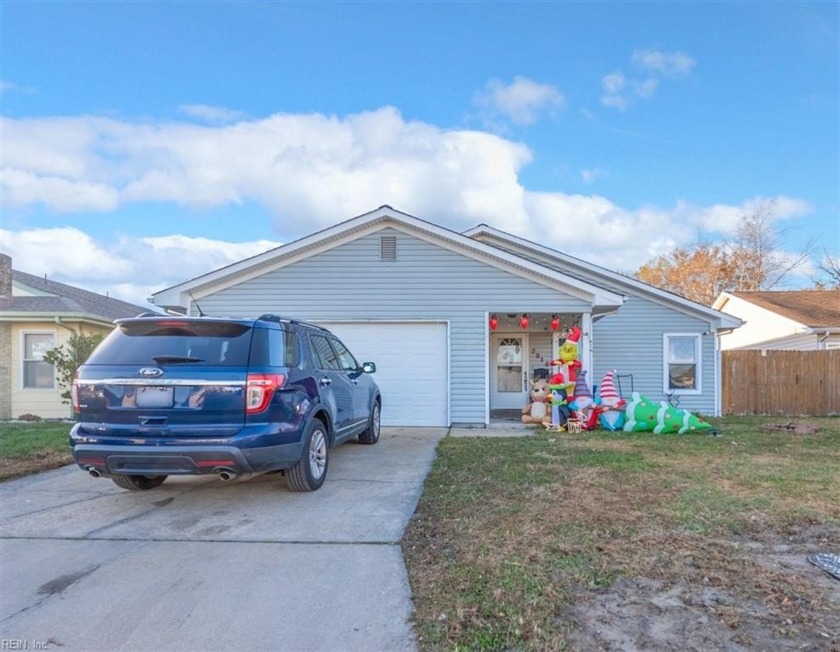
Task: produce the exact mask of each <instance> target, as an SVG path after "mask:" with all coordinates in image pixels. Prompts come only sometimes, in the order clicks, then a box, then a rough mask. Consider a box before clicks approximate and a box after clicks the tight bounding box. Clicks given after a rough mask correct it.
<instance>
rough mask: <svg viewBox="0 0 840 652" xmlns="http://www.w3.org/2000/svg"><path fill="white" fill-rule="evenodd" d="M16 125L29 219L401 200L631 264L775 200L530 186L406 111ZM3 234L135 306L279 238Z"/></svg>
mask: <svg viewBox="0 0 840 652" xmlns="http://www.w3.org/2000/svg"><path fill="white" fill-rule="evenodd" d="M634 83H637V82H635V81H634V80H630V81H628V80H627V79H625V78H624V77H623V75H621V74H619V76H616V77H614V78H613V79H611V80H610V81H609V82H607V84H606V85H605V89H607V90H612V91H614V92H629V90H628V89H630V90H632V89H633V88H634V86H633V84H634ZM633 92H640V91H633ZM2 129H3V130H4V152H3V164H4V166H5V168H4V170H3V171H2V184H3V202H4V204H5V206H6V207H11V208H14V209H15V210H18V209H20V213H23V214H25V213H26V210H27V208H28V207H30V206H32V205H36V204H41V205H45V206H46V207H47V208H48V209H50V210H52V211H54V212H62V211H65V212H66V211H79V212H85V211H86V212H91V211H101V212H107V211H111V212H113V211H115V210H116V209H118V208H119V207H120V206H123V205H125V204H127V203H130V202H141V201H142V202H173V203H176V204H179V205H181V206H187V207H198V208H201V207H217V206H221V205H225V204H231V203H233V204H236V203H246V202H254V203H257V204H260V205H262V206H264V207H267V208H268V209H270V210H271V211H272V212H273V213H274V216H275V219H276V222H277V224H278V226H280V225H282V227H283V232H285V233H295V234H298V235H300V236H303V235H306V234H309V233H313V232H315V231H318V230H319V229H321V228H324V227H327V226H331V225H333V224H335V223H337V222H339V221H342V220H345V219H347V218H349V217H351V216H353V215H358V214H361V213H364V212H366V211H369V210H371V209H372V208H374V207H376V206H380V205H382V204H390V205H392V206H394V207H396V208H398V209H400V210H403V211H405V212H408V213H411V214H414V215H417V216H418V217H421V218H423V219H428V220H430V221H432V222H436V223H439V224H441V225H444V226H446V227H449V228H452V229H454V230H456V231H461V230H464V229H466V228H469V227H472V226H474V225H475V224H477V223H479V222H485V223H487V224H491V225H494V226H496V227H498V228H500V229H502V230H505V231H509V232H512V233H515V234H517V235H521V236H523V237H527V238H529V239H531V240H535V241H539V242H543V243H545V244H546V245H548V246H551V247H556V248H558V249H560V250H563V251H566V252H568V253H570V254H573V255H577V256H579V257H581V258H582V259H584V260H591V261H592V262H594V263H597V264H600V265H603V266H607V267H611V268H615V269H619V270H624V271H628V270H629V271H632V270H634V269H636V268H638V267H639V265H641V264H643V263H644V262H646V261H647V260H649V259H650V258H651V257H653V256H656V255H659V254H661V253H664V252H665V251H667V250H668V249H669V248H671V247H673V246H675V245H684V244H690V243H692V242H694V241H695V240H696V238H697V235H698V233H699V232H716V233H723V234H726V233H728V232H731V229H732V227H733V225H734V222H735V220H736V219H737V217H738V216H739V215H740V214H743V213H744V212H746V211H747V210H749V207H750V206H752V205H755V203H756V202H758V201H761V200H762V198H756V199H752V200H749V201H746V202H743V203H741V204H740V205H713V206H707V207H702V206H695V205H692V204H689V203H687V202H678V203H677V204H675V205H674V206H671V207H661V206H660V207H657V206H642V207H639V208H635V209H634V208H624V207H620V206H618V205H616V204H614V203H613V202H611V201H610V200H609V199H607V198H605V197H602V196H598V195H594V194H592V195H569V194H565V193H560V192H542V193H537V192H528V191H527V190H526V189H525V188H524V187H523V185H522V183H521V181H520V172H521V170H522V168H523V166H524V165H526V164H527V163H528V162H529V161H530V160H531V156H532V154H531V151H530V150H529V149H528V148H527V147H525V146H524V145H522V144H520V143H516V142H513V141H511V140H507V139H504V138H502V137H499V136H497V135H493V134H489V133H486V132H480V131H469V130H445V129H440V128H438V127H435V126H433V125H430V124H427V123H423V122H417V121H406V120H405V119H403V117H402V116H401V115H400V113H399V112H398V111H397V110H395V109H393V108H390V107H385V108H382V109H379V110H377V111H370V112H364V113H359V114H354V115H349V116H346V117H343V118H338V117H335V116H326V115H320V114H310V115H286V114H277V115H273V116H269V117H267V118H264V119H250V120H244V121H240V122H238V123H236V124H234V125H218V126H206V125H196V124H191V123H187V122H162V123H152V122H130V121H125V120H114V119H107V118H97V117H89V116H83V117H78V118H43V119H35V118H32V119H25V120H15V119H11V118H6V119H4V120H3V124H2ZM603 174H604V171H603V170H600V169H599V168H594V169H589V170H583V171H582V172H581V178H582V179H583V180H584V181H585V182H587V183H591V182H592V181H595V180H596V179H598V178H599V177H601V176H603ZM775 202H776V204H775V206H776V215H777V216H778V217H779V218H780V219H788V218H794V217H799V216H801V215H804V214H805V213H807V212H808V210H809V206H808V205H807V204H806V203H805V202H802V201H801V200H798V199H795V198H788V197H777V198H775ZM115 231H117V233H118V232H119V226H118V225H117V226H116V227H115ZM233 237H235V236H233ZM0 238H2V246H3V248H4V249H6V250H7V251H8V252H9V253H10V254H12V255H13V257H14V259H15V267H16V268H18V269H22V270H24V271H28V272H31V273H34V274H43V273H46V274H48V275H50V276H51V277H54V278H56V279H57V280H63V281H65V282H69V283H72V284H77V285H80V286H82V287H88V288H90V289H94V290H97V291H109V292H110V293H111V295H112V296H120V297H121V298H126V299H127V300H131V301H134V302H135V303H142V302H143V299H144V298H145V297H146V296H148V295H149V293H150V292H151V291H153V290H154V291H156V290H160V289H163V288H164V287H167V286H170V285H174V284H176V283H179V282H182V281H184V280H187V279H189V278H193V277H195V276H198V275H200V274H203V273H206V272H208V271H211V270H213V269H216V268H219V267H222V266H224V265H227V264H230V263H232V262H234V261H238V260H241V259H242V258H245V257H248V256H251V255H255V254H257V253H261V252H262V251H265V250H267V249H270V248H272V247H274V246H276V244H277V243H274V242H271V241H268V240H258V241H255V242H245V243H235V242H229V241H220V240H210V239H206V238H195V237H188V236H186V235H168V236H163V237H146V238H138V237H133V236H127V235H117V236H113V237H112V238H111V240H110V241H105V240H97V239H94V238H93V237H91V236H90V235H89V234H88V233H86V232H85V231H84V230H81V229H74V228H64V229H32V230H25V229H24V230H17V231H11V230H7V231H2V232H0ZM118 293H125V294H118Z"/></svg>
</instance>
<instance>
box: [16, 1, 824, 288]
mask: <svg viewBox="0 0 840 652" xmlns="http://www.w3.org/2000/svg"><path fill="white" fill-rule="evenodd" d="M0 7H2V9H0V11H2V15H0V18H2V28H0V29H2V40H0V88H2V96H0V97H2V119H3V126H2V140H3V143H2V145H3V147H2V167H3V171H2V193H3V195H2V225H0V226H1V227H2V231H0V236H2V240H0V247H1V248H2V250H3V251H5V252H7V253H10V254H11V255H12V256H13V258H14V261H15V262H14V265H15V268H17V269H22V270H24V271H28V272H31V273H35V274H48V275H49V276H50V277H51V278H55V279H57V280H62V281H65V282H69V283H73V284H77V285H80V286H83V287H87V288H90V289H94V290H97V291H108V292H110V293H111V294H112V295H117V296H121V297H122V298H126V299H129V300H134V301H142V298H143V297H145V296H148V294H149V293H150V292H152V291H155V290H158V289H161V288H163V287H166V286H168V285H171V284H174V283H177V282H180V281H182V280H186V279H187V278H191V277H193V276H195V275H197V274H200V273H203V272H206V271H209V270H210V269H213V268H216V267H218V266H221V265H224V264H227V263H229V262H232V261H234V260H238V259H240V258H242V257H245V256H248V255H252V254H256V253H259V252H261V251H263V250H265V249H267V248H270V247H271V246H275V245H277V244H279V243H282V242H288V241H291V240H293V239H296V238H298V237H302V236H305V235H307V234H309V233H311V232H313V231H315V230H318V229H320V228H323V227H325V226H329V225H331V224H335V223H337V222H340V221H343V220H345V219H347V218H350V217H352V216H354V215H357V214H360V213H363V212H366V211H368V210H371V209H374V208H376V207H378V206H380V205H382V204H390V205H392V206H394V207H395V208H398V209H400V210H403V211H405V212H409V213H411V214H413V215H416V216H418V217H421V218H423V219H426V220H429V221H433V222H437V223H440V224H442V225H444V226H447V227H449V228H453V229H456V230H464V229H466V228H469V227H471V226H474V225H475V224H477V223H479V222H485V223H488V224H491V225H494V226H497V227H498V228H502V229H505V230H508V231H511V232H513V233H516V234H517V235H523V236H525V237H528V238H530V239H532V240H538V241H541V242H543V243H545V244H547V245H549V246H553V247H556V248H558V249H561V250H563V251H567V252H569V253H572V254H575V255H578V256H581V257H582V258H583V259H585V260H591V261H593V262H596V263H598V264H601V265H605V266H608V267H613V268H616V269H618V270H619V271H626V272H632V271H634V270H635V269H637V268H638V267H639V265H641V264H642V263H644V262H646V261H647V260H649V259H650V258H651V257H653V256H655V255H658V254H661V253H664V252H666V251H668V250H669V248H672V247H674V246H679V245H688V244H691V243H693V242H696V241H698V240H707V241H708V240H717V239H721V238H726V237H727V236H728V235H731V232H732V228H733V227H734V225H735V223H736V222H737V218H738V216H739V215H741V214H743V213H745V212H749V211H750V210H751V209H752V208H753V207H754V206H755V203H756V202H757V201H773V202H774V206H775V214H776V217H777V218H778V220H779V222H778V224H779V227H780V228H782V229H784V230H785V231H786V232H787V238H786V241H785V249H786V250H787V251H789V252H791V253H793V252H796V251H797V250H799V249H802V248H803V247H805V245H806V244H807V243H808V242H809V241H810V242H816V246H815V247H814V257H813V258H812V259H811V260H810V261H809V263H808V264H807V265H806V266H805V267H804V268H802V269H801V270H800V272H801V273H800V274H799V275H798V276H795V277H793V278H792V279H791V281H790V282H791V283H792V284H793V285H794V286H796V285H800V286H804V285H807V284H809V283H810V280H809V275H811V276H813V275H814V273H815V268H816V265H818V264H819V262H820V260H819V257H820V256H821V255H823V254H824V253H826V252H827V253H829V254H831V255H834V256H837V255H838V254H840V217H838V214H839V213H838V211H839V210H840V208H839V207H840V196H839V195H840V190H838V188H839V187H840V134H839V133H838V114H839V113H840V107H839V106H838V95H839V93H838V80H839V79H840V63H838V47H840V43H839V42H838V23H839V22H840V4H838V3H836V2H772V3H764V2H749V3H723V2H707V3H689V2H679V3H678V2H672V3H630V2H622V3H609V2H602V3H573V2H565V3H529V2H519V3H505V2H493V3H491V2H460V3H451V2H437V3H435V2H422V3H407V2H406V3H396V2H395V3H367V2H318V3H309V2H303V3H285V2H228V3H221V2H61V3H58V2H38V1H32V0H28V1H27V2H17V1H15V0H5V1H4V2H3V3H2V5H0Z"/></svg>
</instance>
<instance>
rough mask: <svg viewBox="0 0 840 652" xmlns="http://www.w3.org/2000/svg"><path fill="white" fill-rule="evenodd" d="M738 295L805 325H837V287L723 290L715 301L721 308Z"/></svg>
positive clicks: (839, 316) (839, 312)
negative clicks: (782, 289) (744, 290)
mask: <svg viewBox="0 0 840 652" xmlns="http://www.w3.org/2000/svg"><path fill="white" fill-rule="evenodd" d="M727 297H737V298H738V299H741V300H742V301H747V302H749V303H751V304H753V305H756V306H758V307H759V308H763V309H764V310H767V311H769V312H772V313H775V314H777V315H780V316H782V317H785V318H786V319H790V320H791V321H794V322H796V323H798V324H801V325H803V326H805V327H807V328H816V329H819V328H840V290H796V291H764V292H724V293H722V294H721V296H720V297H718V299H717V300H716V301H715V304H714V305H715V306H716V307H719V308H723V306H724V305H725V304H726V303H727V300H726V299H727Z"/></svg>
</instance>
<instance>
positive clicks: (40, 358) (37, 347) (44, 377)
mask: <svg viewBox="0 0 840 652" xmlns="http://www.w3.org/2000/svg"><path fill="white" fill-rule="evenodd" d="M53 348H55V335H53V334H52V333H24V334H23V387H24V388H25V389H52V388H53V387H55V369H54V368H53V365H51V364H50V363H49V362H44V354H45V353H46V352H47V351H49V350H50V349H53Z"/></svg>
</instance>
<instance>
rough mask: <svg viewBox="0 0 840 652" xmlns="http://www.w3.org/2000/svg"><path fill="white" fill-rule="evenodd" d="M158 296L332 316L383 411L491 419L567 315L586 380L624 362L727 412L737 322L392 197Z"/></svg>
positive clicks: (165, 302)
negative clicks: (366, 367)
mask: <svg viewBox="0 0 840 652" xmlns="http://www.w3.org/2000/svg"><path fill="white" fill-rule="evenodd" d="M151 300H152V302H153V303H154V304H156V305H157V306H159V307H161V308H165V309H167V310H171V311H180V312H186V313H188V314H193V315H194V314H199V311H200V312H201V313H203V314H207V315H236V316H245V317H257V316H259V315H260V314H264V313H275V314H280V315H286V316H290V317H294V318H298V319H305V320H308V321H313V322H317V323H320V324H323V325H326V326H327V327H329V328H330V329H332V330H333V331H334V332H335V333H336V334H337V335H338V336H339V337H340V338H341V339H342V340H344V342H345V343H346V344H347V345H348V347H349V348H350V350H351V351H352V352H353V353H354V354H355V356H356V357H357V358H358V359H359V361H360V362H364V361H373V362H375V363H376V365H377V372H376V380H377V382H378V383H379V386H380V388H381V389H382V394H383V412H382V421H383V423H384V424H386V425H403V426H407V425H418V426H449V425H461V426H474V427H483V426H487V425H488V424H489V423H490V420H491V416H492V415H493V414H494V413H495V412H496V411H497V410H499V411H502V410H511V409H516V410H518V409H520V408H522V407H524V406H525V405H526V404H527V403H528V400H529V381H530V380H531V379H532V378H533V377H534V376H535V375H537V374H539V373H540V370H543V371H544V370H546V369H547V366H546V365H547V363H548V362H549V361H551V360H552V359H553V358H555V357H556V355H557V351H558V348H559V345H560V344H561V343H562V341H563V340H562V337H563V335H564V333H565V332H567V330H568V328H569V327H571V326H573V325H577V326H578V327H579V328H580V329H581V331H582V334H581V337H580V343H579V348H580V360H581V362H582V365H583V369H584V370H586V371H587V372H588V380H589V382H590V383H592V384H595V385H597V384H598V383H599V382H600V379H601V378H602V377H603V375H604V374H605V372H607V371H608V370H611V369H616V370H617V371H618V374H619V377H618V378H619V385H620V390H621V392H622V393H623V394H624V395H629V391H630V390H631V389H634V390H635V391H638V392H641V393H642V394H645V395H648V396H649V397H650V398H652V399H654V400H664V399H665V398H668V397H669V396H670V397H671V398H672V399H673V397H674V396H677V397H679V398H678V400H679V402H680V407H681V408H688V409H691V410H697V411H700V412H702V413H704V414H709V415H711V414H719V413H720V409H721V405H720V396H721V394H720V356H719V347H718V334H719V332H720V331H722V330H725V329H731V328H736V327H737V326H738V325H740V323H741V322H740V320H739V319H737V318H734V317H730V316H729V315H725V314H723V313H720V312H717V311H715V310H712V309H711V308H709V307H707V306H702V305H699V304H696V303H693V302H691V301H688V300H686V299H683V298H681V297H678V296H676V295H673V294H670V293H668V292H664V291H662V290H659V289H656V288H654V287H651V286H649V285H646V284H644V283H641V282H640V281H637V280H635V279H632V278H629V277H627V276H624V275H622V274H618V273H616V272H612V271H610V270H608V269H605V268H604V267H600V266H598V265H593V264H591V263H587V262H585V261H582V260H579V259H576V258H574V257H572V256H568V255H566V254H563V253H561V252H559V251H555V250H554V249H551V248H549V247H545V246H543V245H540V244H538V243H535V242H530V241H528V240H525V239H522V238H519V237H516V236H513V235H510V234H507V233H504V232H502V231H499V230H497V229H493V228H490V227H488V226H485V225H479V226H477V227H475V228H474V229H471V230H469V231H467V232H464V233H457V232H455V231H451V230H449V229H446V228H443V227H441V226H438V225H436V224H433V223H431V222H427V221H424V220H422V219H419V218H417V217H414V216H411V215H408V214H406V213H402V212H400V211H397V210H394V209H393V208H391V207H390V206H382V207H380V208H378V209H376V210H374V211H372V212H370V213H366V214H364V215H360V216H358V217H355V218H352V219H350V220H347V221H345V222H342V223H340V224H337V225H335V226H333V227H331V228H328V229H325V230H323V231H320V232H318V233H314V234H312V235H309V236H307V237H304V238H302V239H300V240H297V241H294V242H291V243H289V244H286V245H283V246H281V247H278V248H276V249H272V250H270V251H267V252H265V253H263V254H260V255H257V256H254V257H251V258H248V259H246V260H242V261H240V262H238V263H234V264H232V265H229V266H227V267H224V268H221V269H218V270H215V271H213V272H210V273H208V274H204V275H202V276H199V277H196V278H193V279H190V280H188V281H184V282H183V283H180V284H178V285H175V286H173V287H170V288H167V289H165V290H161V291H159V292H157V293H155V294H154V295H153V297H152V299H151ZM523 317H526V319H523ZM552 322H554V324H552ZM552 325H554V326H556V327H557V329H556V330H555V329H554V328H552ZM494 327H495V329H494Z"/></svg>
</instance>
